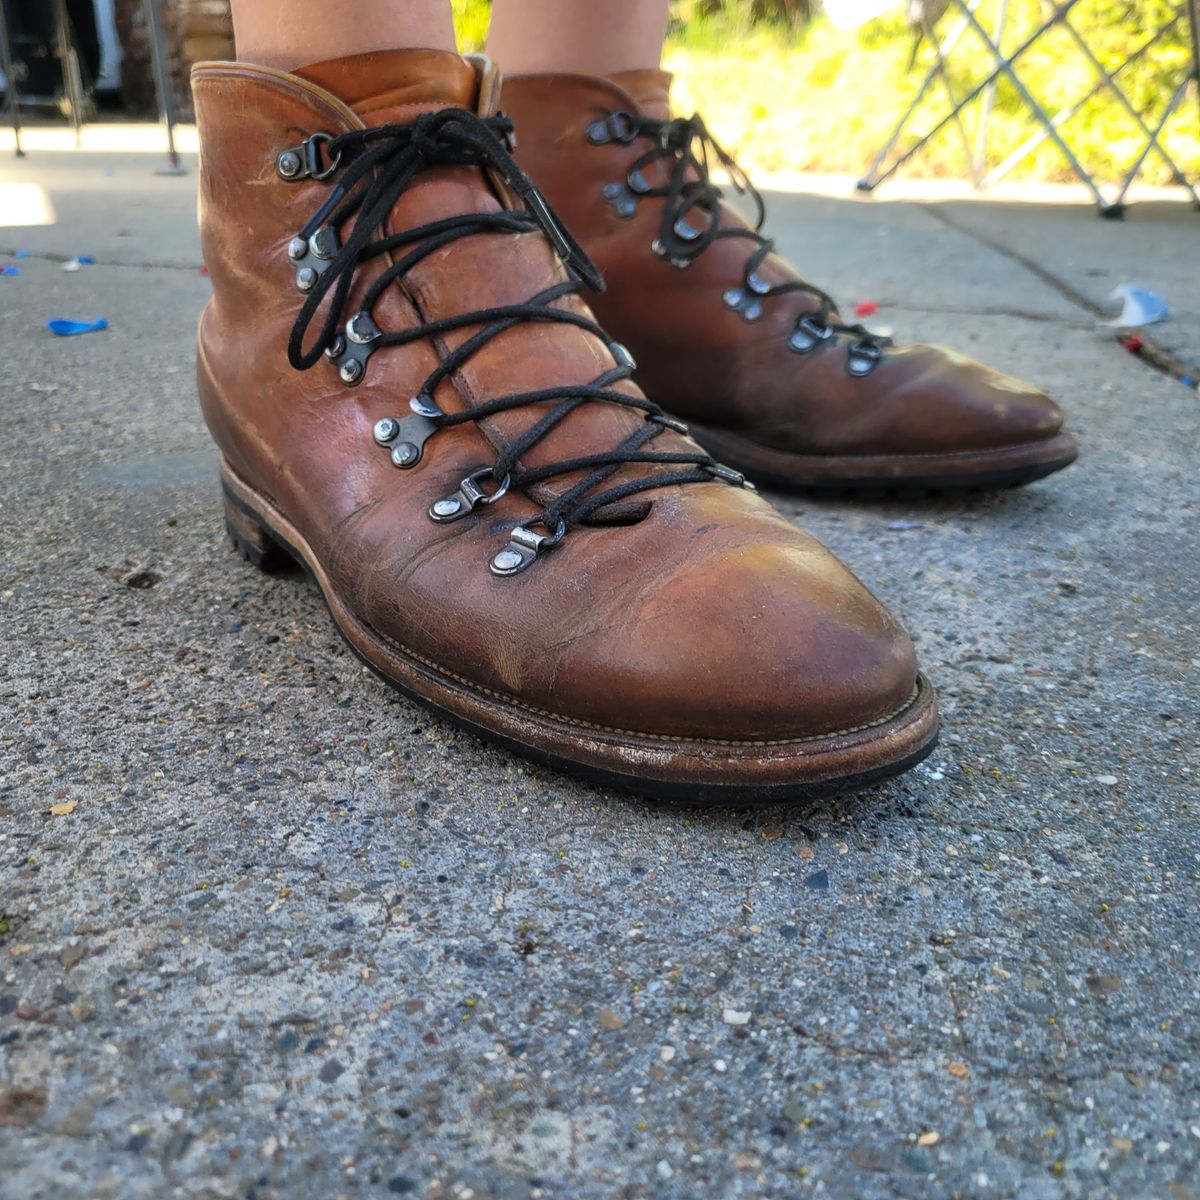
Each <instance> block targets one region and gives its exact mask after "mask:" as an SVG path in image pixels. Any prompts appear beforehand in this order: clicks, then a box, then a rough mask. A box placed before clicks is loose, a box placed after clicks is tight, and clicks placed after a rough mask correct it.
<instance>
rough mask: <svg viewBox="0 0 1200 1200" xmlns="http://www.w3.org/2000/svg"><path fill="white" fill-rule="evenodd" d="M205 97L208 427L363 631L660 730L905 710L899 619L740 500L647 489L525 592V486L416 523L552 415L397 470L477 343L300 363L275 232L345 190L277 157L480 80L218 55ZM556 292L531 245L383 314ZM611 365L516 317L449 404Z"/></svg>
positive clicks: (475, 179) (448, 192)
mask: <svg viewBox="0 0 1200 1200" xmlns="http://www.w3.org/2000/svg"><path fill="white" fill-rule="evenodd" d="M487 87H488V81H487V78H486V76H485V77H484V89H485V90H487ZM193 91H194V95H195V103H196V112H197V121H198V124H199V129H200V139H201V177H200V189H201V207H200V213H201V234H202V240H203V248H204V255H205V261H206V262H207V264H208V267H209V273H210V276H211V279H212V284H213V296H212V299H211V301H210V302H209V304H208V306H207V308H206V309H205V312H204V314H203V317H202V319H201V324H200V331H199V366H198V370H199V382H200V394H201V399H202V404H203V409H204V415H205V418H206V419H207V421H208V424H209V426H210V428H211V430H212V432H213V436H214V437H215V439H216V441H217V443H218V445H219V446H220V449H221V451H222V454H223V455H224V456H225V458H226V459H227V460H228V462H229V463H230V465H231V467H232V468H233V469H234V470H235V471H236V472H237V474H238V475H240V476H241V477H242V479H244V480H245V481H246V482H247V483H248V484H249V485H250V486H251V487H253V488H254V489H256V490H258V491H259V492H261V493H262V494H264V495H265V496H267V497H268V498H269V499H270V500H271V501H272V502H273V503H274V504H275V505H276V506H278V508H280V509H281V510H282V511H283V512H284V513H285V514H286V515H287V516H288V518H289V519H290V520H291V521H292V523H293V524H294V525H295V526H296V527H297V528H298V529H299V530H300V532H301V533H302V535H303V537H304V538H305V540H306V541H307V542H308V544H309V546H310V547H311V548H312V550H313V551H314V553H315V554H316V555H317V556H318V558H319V559H320V561H321V563H322V565H323V567H324V569H325V571H326V572H327V573H328V575H329V577H330V579H331V581H332V584H333V586H334V588H335V589H336V592H337V595H338V597H339V599H340V601H341V602H342V603H344V604H346V605H347V606H349V608H350V609H351V610H352V611H353V612H354V613H355V615H356V617H357V618H358V619H359V620H361V621H363V622H365V623H366V624H367V625H368V626H369V627H370V628H371V629H372V630H374V631H375V632H376V633H377V634H378V635H379V636H380V637H382V638H384V639H386V640H389V641H391V642H393V643H394V644H395V645H397V646H400V647H403V648H404V649H405V651H406V652H407V653H409V654H410V655H412V656H413V657H414V658H416V659H417V660H418V661H423V662H426V663H428V664H429V667H430V669H431V670H436V671H438V672H439V673H441V674H443V675H450V676H451V677H453V678H457V679H461V680H462V681H463V684H464V686H469V687H472V688H475V689H486V690H488V691H490V692H494V693H496V694H498V695H500V696H504V697H509V698H515V700H516V701H517V702H519V703H520V704H523V705H526V706H528V707H531V708H534V709H537V710H539V711H545V712H549V713H554V714H558V715H560V716H563V717H565V718H566V719H568V720H571V721H576V722H579V723H585V724H586V723H592V724H596V725H600V726H604V727H610V728H618V729H626V730H634V731H642V732H647V733H650V734H657V735H662V736H665V737H711V738H730V739H760V738H764V739H781V738H802V737H806V736H811V735H817V734H823V733H828V732H831V731H838V730H844V729H852V728H856V727H860V726H862V725H865V724H870V723H873V722H875V721H878V720H881V719H882V718H884V717H886V716H888V715H890V714H892V713H894V712H895V711H897V710H898V709H900V708H901V707H902V706H903V705H904V704H905V703H906V701H907V700H908V699H909V697H910V696H911V694H912V692H913V689H914V686H915V679H916V668H915V663H914V657H913V651H912V646H911V644H910V642H909V640H908V638H907V637H906V636H905V634H904V633H903V631H902V630H901V629H900V627H899V626H898V625H897V623H896V622H895V621H894V620H893V619H892V617H891V616H890V615H889V614H888V613H887V612H886V611H885V610H884V609H883V607H882V606H881V605H880V604H879V603H878V601H876V600H875V598H874V597H873V596H872V595H871V594H870V593H869V592H868V591H867V590H866V589H865V588H864V587H863V586H862V584H860V583H859V582H858V580H856V579H855V578H854V576H853V575H851V574H850V572H849V571H847V570H846V568H845V567H844V566H842V565H841V563H839V562H838V561H837V560H836V559H835V558H834V557H833V556H832V555H831V554H829V552H828V551H826V550H825V549H824V548H823V547H822V546H821V545H820V544H819V543H817V542H816V541H814V540H813V539H812V538H811V537H809V536H808V535H806V534H804V533H802V532H800V531H798V530H797V529H796V528H795V527H794V526H793V525H792V524H791V523H790V522H789V521H787V520H785V519H783V518H782V517H781V516H779V515H778V514H777V513H775V512H774V511H773V510H772V509H771V508H770V506H769V505H767V504H766V503H765V502H764V501H762V500H761V499H760V498H759V497H758V496H757V495H755V494H754V493H752V492H750V491H747V490H742V489H740V488H737V487H732V486H729V485H728V484H725V483H721V482H712V483H703V484H693V485H687V486H682V487H671V488H665V489H661V490H656V491H652V492H649V493H646V494H645V496H644V499H645V500H646V501H647V502H648V503H647V504H646V505H643V506H641V508H640V509H639V511H645V512H646V513H647V515H645V516H644V519H641V520H637V521H635V523H633V524H598V525H595V526H591V527H588V526H583V527H579V528H576V529H573V530H572V531H571V532H570V534H569V535H568V536H567V537H566V538H565V540H564V541H563V542H562V544H561V545H559V546H558V547H557V548H555V549H554V550H553V551H551V552H550V553H548V554H546V555H545V556H544V557H543V558H541V559H539V560H538V561H537V562H536V563H534V564H533V566H531V567H530V568H529V569H528V570H526V571H525V572H523V573H522V574H520V575H518V576H515V577H512V578H507V579H505V578H498V577H496V576H494V575H492V574H491V573H490V572H489V570H488V561H489V558H490V557H491V555H492V554H494V553H495V551H496V550H497V549H498V548H499V547H500V546H502V545H504V543H505V541H506V538H507V535H508V531H509V530H510V529H511V528H512V527H513V526H514V525H515V524H517V523H518V522H520V521H522V520H527V519H529V518H530V517H531V516H533V515H534V514H536V513H537V512H538V511H539V507H540V506H539V505H537V504H535V503H534V501H533V500H531V499H530V498H528V497H526V496H524V495H522V494H520V493H511V494H509V495H507V496H505V497H504V498H503V499H502V500H501V501H499V502H498V503H497V504H495V505H494V506H492V507H491V508H490V509H487V510H483V511H481V512H480V513H477V514H475V515H473V516H472V517H469V518H467V519H465V520H462V521H459V522H457V523H454V524H449V525H438V524H435V523H434V522H432V521H431V520H430V519H429V516H428V515H427V510H428V507H429V505H430V503H431V502H432V501H433V500H435V499H437V498H438V497H440V496H444V495H446V494H447V493H449V492H452V491H453V490H454V489H455V487H456V486H457V484H458V481H459V480H461V479H462V478H463V477H464V476H465V475H466V474H467V473H468V472H469V471H471V470H472V469H474V468H477V467H479V466H482V465H487V464H489V463H491V462H492V461H493V460H494V458H495V455H496V448H497V447H498V446H500V445H502V444H504V441H505V439H506V438H509V437H512V436H514V435H515V433H516V432H517V431H518V430H519V429H523V428H525V427H527V424H528V422H531V421H533V420H535V419H536V418H537V416H538V415H539V414H538V411H537V409H536V408H529V409H522V410H520V411H517V412H510V413H505V414H502V415H500V416H497V417H492V418H488V419H486V420H483V421H480V422H479V423H474V422H468V423H466V424H464V425H462V426H459V427H456V428H453V429H445V430H441V431H439V432H437V433H436V434H435V435H434V436H433V437H432V438H431V439H430V440H429V442H427V443H426V446H425V453H424V457H423V458H422V460H421V462H420V463H419V464H418V465H417V466H416V467H414V468H413V469H411V470H408V471H402V470H398V469H397V468H396V467H394V466H393V465H392V462H391V460H390V457H389V455H388V453H387V451H386V450H385V449H383V448H381V447H380V446H378V445H376V444H375V443H374V441H373V439H372V427H373V426H374V424H375V422H376V421H378V420H379V419H380V418H382V417H385V416H397V415H402V414H403V413H405V412H407V405H408V401H409V398H410V397H411V396H413V395H414V394H415V392H416V391H417V390H418V388H419V387H420V385H421V383H422V382H423V380H424V379H425V377H426V376H427V375H428V374H429V373H430V372H431V370H432V369H433V368H434V366H435V365H436V363H437V362H438V360H439V356H440V355H443V354H444V353H445V352H446V350H447V348H448V346H450V345H453V344H455V342H456V340H459V339H461V338H464V337H466V336H468V335H469V334H470V332H471V330H465V331H457V332H456V333H454V334H450V335H446V338H445V339H444V341H438V342H435V341H434V340H432V339H428V338H425V339H421V340H418V341H415V342H412V343H410V344H407V345H404V346H398V347H386V348H383V349H381V350H379V351H377V352H376V353H375V354H374V355H373V357H372V358H371V359H370V362H369V364H368V369H367V372H366V376H365V378H364V381H363V382H362V383H361V384H359V385H358V386H357V387H354V388H348V387H346V386H345V385H344V384H343V383H342V382H341V381H340V380H339V379H338V375H337V371H336V370H335V369H334V368H333V367H332V366H331V365H330V364H329V363H327V362H324V361H322V362H319V363H317V364H316V366H314V367H313V368H312V369H311V370H309V371H305V372H298V371H296V370H293V369H292V367H291V366H289V364H288V360H287V353H286V347H287V341H288V336H289V332H290V330H291V327H292V323H293V321H294V320H295V317H296V313H297V311H298V309H299V306H300V303H301V299H302V297H301V295H300V293H299V292H298V291H297V290H296V286H295V282H294V271H293V267H292V265H291V263H290V262H289V259H288V253H287V247H288V242H289V240H290V239H291V238H292V237H294V236H295V234H296V233H297V231H298V230H299V229H300V228H301V227H302V226H303V225H304V224H305V222H306V221H307V220H308V219H309V217H310V216H311V215H312V214H313V212H315V211H316V210H317V209H318V207H319V206H320V205H321V203H322V202H323V201H324V200H325V198H326V196H327V194H328V188H329V187H330V186H331V183H330V182H319V181H315V180H304V181H302V182H291V183H289V182H286V181H284V180H283V179H281V178H280V176H279V175H278V173H277V171H276V167H275V163H276V156H277V155H278V154H279V152H280V151H281V150H282V149H284V148H286V147H288V146H292V145H295V144H298V143H299V142H301V141H302V140H303V139H304V138H305V137H307V136H308V135H309V134H311V133H313V132H316V131H326V132H330V133H337V132H339V131H342V130H347V129H351V128H354V127H356V126H357V125H358V124H360V123H364V122H369V123H375V124H378V123H384V122H398V121H405V120H410V119H411V118H412V116H413V115H414V114H416V113H419V112H421V111H429V110H430V109H433V108H438V107H441V106H444V105H447V104H453V105H458V106H463V107H473V106H475V105H476V104H478V103H480V102H481V100H480V77H479V75H478V73H477V72H476V71H475V70H473V69H472V68H471V67H469V66H468V65H466V64H464V63H463V62H462V60H461V59H459V58H458V57H457V56H454V55H448V54H441V53H439V52H434V51H405V52H395V53H393V54H389V55H370V56H361V57H360V58H359V59H350V60H344V61H342V62H339V63H331V64H319V65H317V66H315V67H312V68H308V69H306V70H305V71H302V72H298V73H297V74H295V75H288V74H284V73H281V72H277V71H273V70H269V69H265V68H259V67H254V66H250V65H246V64H236V63H209V64H201V65H199V66H197V67H196V68H195V69H194V71H193ZM482 102H483V103H485V104H486V103H487V102H488V101H487V98H486V96H485V97H484V99H483V101H482ZM502 202H504V201H503V199H502V196H501V195H500V194H498V193H497V191H496V190H494V189H493V187H492V186H490V185H489V183H488V181H486V180H485V179H484V177H483V174H482V172H480V171H478V170H476V169H473V168H470V169H469V168H438V169H436V170H430V171H428V172H426V173H424V174H422V175H421V176H419V177H418V179H417V182H416V183H415V184H414V186H412V187H411V188H410V189H409V190H408V191H407V192H405V193H404V194H403V195H402V196H401V197H400V199H399V200H398V202H397V203H396V205H395V208H394V210H393V212H392V214H391V217H390V219H389V222H388V225H389V228H390V229H391V230H393V231H395V230H402V229H404V228H407V227H411V226H412V225H415V224H418V223H420V222H424V221H427V220H431V219H434V218H435V217H440V216H447V215H450V214H453V213H457V212H463V211H474V210H478V209H481V208H487V207H494V206H497V205H499V204H501V203H502ZM381 269H383V264H382V263H381V262H380V260H372V261H371V262H369V263H367V264H365V265H364V266H362V267H361V268H360V274H361V276H362V279H361V281H360V282H358V283H357V284H356V296H358V295H361V292H362V289H363V288H364V287H365V285H366V281H367V280H368V279H370V278H374V277H376V276H377V274H378V272H379V271H380V270H381ZM562 277H563V276H562V267H561V266H560V264H559V263H558V262H557V260H556V259H555V257H554V255H553V253H552V251H551V249H550V247H549V245H548V243H547V242H546V241H545V240H544V239H543V238H541V237H540V235H532V234H531V235H519V236H516V235H505V236H498V235H486V236H483V235H481V236H472V237H468V238H464V239H462V240H460V241H457V242H454V243H452V244H451V245H449V246H447V247H445V248H444V249H443V250H441V251H439V252H438V253H437V254H435V255H433V256H432V257H430V258H428V259H426V260H424V261H423V262H421V263H420V264H419V265H418V266H417V267H416V268H415V269H414V270H413V271H412V272H411V273H410V274H409V275H407V276H406V277H404V279H402V280H401V281H400V282H399V283H398V284H397V285H396V286H395V287H393V288H390V289H389V291H388V293H387V295H386V296H385V298H384V299H383V300H382V301H381V302H380V303H379V304H378V305H377V306H376V308H375V316H376V319H377V321H378V322H379V324H380V325H381V326H382V327H384V328H387V329H401V328H405V327H411V326H412V325H413V324H415V323H417V322H418V321H419V320H420V319H424V320H430V319H435V318H437V317H439V316H447V315H455V314H458V313H462V312H464V311H468V310H470V309H475V308H481V307H484V306H486V305H490V304H503V303H513V302H519V301H524V300H527V299H528V298H529V297H530V296H532V295H533V294H535V293H536V292H538V291H539V290H541V289H543V288H545V287H546V286H548V285H549V284H550V283H552V282H553V281H555V280H556V279H561V278H562ZM353 303H354V301H353V299H352V301H351V307H352V306H353ZM570 303H575V304H578V305H580V309H581V311H582V310H583V305H582V302H581V301H578V300H573V301H570ZM612 362H613V360H612V358H611V356H610V354H609V350H608V347H607V344H606V343H604V342H602V341H600V340H599V339H597V338H596V337H594V336H593V335H591V334H589V333H586V332H583V331H581V330H578V329H574V328H569V327H566V326H563V325H558V324H546V323H542V324H538V325H532V324H527V325H521V326H518V327H516V328H514V329H512V330H510V331H508V332H506V333H504V334H502V335H501V336H499V337H498V338H496V339H495V340H494V341H492V342H491V343H489V344H488V345H487V347H486V348H485V349H484V350H483V351H482V352H481V353H479V354H478V355H476V356H474V357H472V358H471V359H470V360H469V362H468V363H467V365H466V366H465V367H464V368H463V369H462V370H461V371H460V372H458V373H456V374H455V375H454V376H453V377H452V378H451V379H449V380H447V381H445V382H444V383H443V384H442V385H441V386H440V387H439V388H438V390H437V392H436V395H435V399H436V400H437V402H438V404H439V405H440V406H441V407H442V409H443V410H444V411H447V412H450V411H461V410H462V409H463V407H464V406H469V405H471V404H474V403H477V402H479V401H481V400H482V399H485V398H488V397H494V396H496V395H500V394H504V393H508V392H513V391H518V390H528V389H535V388H538V387H542V386H548V385H550V384H558V383H562V382H563V381H564V380H565V381H569V382H578V383H584V382H587V381H589V380H591V379H592V378H594V377H595V376H596V375H597V374H598V372H599V371H602V370H604V369H605V368H606V367H609V366H611V365H612ZM625 386H627V387H628V388H630V389H632V385H631V384H629V385H625ZM640 420H641V417H640V416H639V415H638V414H637V413H634V412H631V411H629V410H626V409H623V408H620V407H618V406H615V405H602V404H589V405H587V406H585V407H584V408H583V409H581V410H578V411H577V412H576V413H574V414H573V415H572V416H571V417H569V418H568V419H567V420H566V421H565V422H563V424H562V426H560V427H559V428H558V429H557V430H555V431H554V433H553V435H552V436H551V437H548V438H547V439H546V440H545V441H544V442H542V443H541V444H539V446H538V447H537V450H536V453H537V454H539V455H542V456H548V457H550V458H557V459H562V458H566V457H570V456H572V455H579V454H584V453H587V452H589V451H595V450H596V449H598V448H603V447H607V446H610V445H612V444H613V442H614V441H615V440H619V438H620V436H622V431H623V430H627V429H628V428H629V425H630V423H631V422H637V421H640ZM669 436H670V437H671V438H673V439H678V440H677V442H676V443H675V444H677V445H678V444H684V440H683V439H682V438H679V437H678V435H676V434H670V435H669ZM617 517H618V519H628V514H617Z"/></svg>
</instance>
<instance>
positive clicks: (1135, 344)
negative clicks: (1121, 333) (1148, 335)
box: [1121, 333, 1143, 354]
mask: <svg viewBox="0 0 1200 1200" xmlns="http://www.w3.org/2000/svg"><path fill="white" fill-rule="evenodd" d="M1121 345H1122V346H1124V347H1125V349H1126V350H1128V351H1129V353H1130V354H1141V352H1142V346H1143V342H1142V339H1141V338H1140V337H1138V335H1137V334H1136V333H1131V334H1130V335H1129V336H1128V337H1123V338H1122V339H1121Z"/></svg>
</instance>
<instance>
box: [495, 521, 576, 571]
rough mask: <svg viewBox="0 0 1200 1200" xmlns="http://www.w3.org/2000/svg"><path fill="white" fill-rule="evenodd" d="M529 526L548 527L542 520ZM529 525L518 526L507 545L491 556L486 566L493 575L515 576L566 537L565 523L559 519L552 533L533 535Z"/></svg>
mask: <svg viewBox="0 0 1200 1200" xmlns="http://www.w3.org/2000/svg"><path fill="white" fill-rule="evenodd" d="M529 525H543V526H545V527H546V528H547V529H548V528H549V526H548V525H546V523H545V522H544V521H542V520H540V519H539V520H537V521H531V522H530V523H529ZM529 525H518V526H517V527H516V528H515V529H514V530H513V531H512V532H511V533H510V534H509V535H508V538H509V541H508V545H507V546H505V547H504V549H503V550H498V551H497V552H496V553H495V554H494V555H492V561H491V562H490V563H489V564H488V566H489V567H490V569H491V572H492V574H493V575H517V574H519V573H520V572H521V571H523V570H525V568H526V567H527V566H529V565H530V563H532V562H534V561H535V560H536V559H537V558H538V556H539V555H541V554H544V553H545V552H546V551H547V550H552V549H553V548H554V547H555V546H557V545H558V543H559V542H561V541H562V540H563V538H564V537H566V536H567V523H566V521H565V520H562V519H560V520H559V522H558V524H557V525H556V526H555V527H554V532H553V533H549V534H547V533H535V532H534V531H533V530H532V529H531V528H530V527H529Z"/></svg>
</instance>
